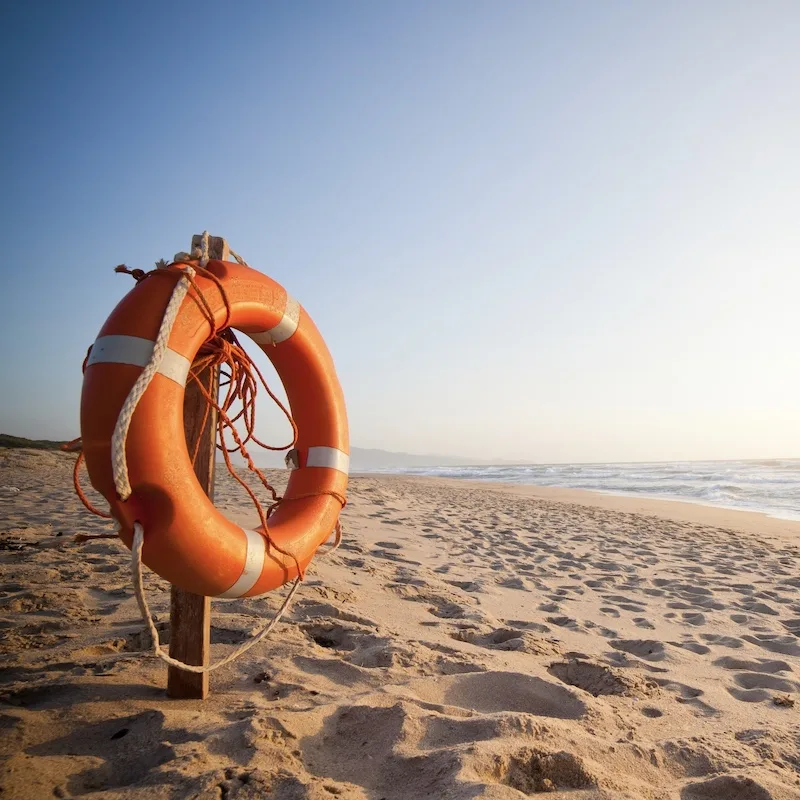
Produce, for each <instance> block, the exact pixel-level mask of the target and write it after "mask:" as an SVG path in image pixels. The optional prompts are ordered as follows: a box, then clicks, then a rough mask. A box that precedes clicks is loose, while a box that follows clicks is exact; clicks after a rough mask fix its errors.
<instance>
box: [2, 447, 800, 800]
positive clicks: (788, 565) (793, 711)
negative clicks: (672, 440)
mask: <svg viewBox="0 0 800 800" xmlns="http://www.w3.org/2000/svg"><path fill="white" fill-rule="evenodd" d="M73 464H74V456H72V455H69V454H65V453H61V452H53V451H46V450H42V451H34V450H5V451H2V452H0V508H2V511H3V513H2V515H1V516H2V520H0V570H2V574H1V575H0V648H1V652H2V670H1V671H0V701H1V703H0V732H1V733H0V757H2V759H3V765H2V768H1V769H0V796H2V797H3V798H19V799H20V800H40V799H41V798H51V797H56V798H69V797H91V798H96V799H97V800H114V798H126V800H127V799H128V798H130V799H131V800H134V799H137V798H141V799H142V800H144V798H148V800H149V798H163V799H164V800H167V798H170V799H172V798H203V799H205V798H208V799H209V800H211V799H212V798H213V800H247V799H252V798H267V797H269V798H276V800H300V799H302V798H307V799H308V800H333V799H334V798H338V799H339V800H404V799H405V798H453V800H472V799H473V798H475V799H477V798H483V799H485V800H512V799H513V798H524V797H527V796H532V795H537V794H540V793H541V794H546V795H547V796H549V797H553V798H563V800H590V799H591V800H601V799H602V800H610V799H611V798H614V799H615V800H616V799H617V798H619V799H620V800H621V799H622V798H626V799H630V800H640V799H642V800H668V799H669V800H672V799H674V800H771V799H772V800H791V799H794V798H800V717H799V716H798V712H797V707H796V706H795V705H794V703H795V701H796V699H797V697H798V689H799V688H800V638H799V637H800V569H799V567H800V523H794V522H787V521H780V520H770V519H769V518H766V517H763V516H762V515H756V514H747V513H744V512H733V511H725V510H721V509H710V508H703V507H699V506H690V505H687V504H681V503H670V502H663V501H647V500H641V499H638V498H636V499H635V500H634V499H631V498H615V497H611V496H608V495H596V494H593V493H591V492H576V491H571V492H560V491H559V490H537V489H534V488H520V487H510V486H497V485H480V484H470V483H467V482H456V481H446V480H434V479H422V478H401V477H390V476H356V477H354V478H353V480H352V483H351V487H350V503H349V505H348V507H347V508H346V509H345V512H344V517H343V521H344V526H345V539H344V541H343V544H342V546H341V547H340V548H339V550H338V551H336V552H335V553H333V554H331V555H329V556H327V557H320V558H318V559H316V560H315V562H314V563H313V565H312V568H311V569H310V571H309V574H308V576H307V579H306V581H305V582H304V584H303V586H301V589H300V592H299V593H298V596H297V598H296V600H295V602H294V604H293V605H292V607H291V609H290V611H289V612H288V613H287V615H286V617H285V618H284V621H283V622H281V623H280V625H279V626H278V627H277V628H276V629H275V631H273V633H272V636H271V638H270V639H268V640H267V641H265V642H263V643H262V644H261V645H259V646H257V647H256V648H253V649H252V650H250V651H248V652H247V653H246V654H245V655H243V656H242V657H241V658H240V659H239V660H237V661H235V662H233V663H232V664H230V665H228V666H226V667H223V668H222V669H220V670H219V671H216V672H214V673H212V675H211V696H210V697H209V698H208V699H207V700H206V701H203V702H200V701H188V700H181V701H176V700H170V699H168V698H167V697H166V695H165V687H166V667H165V665H164V664H163V663H161V662H160V661H158V660H157V659H155V658H154V657H153V656H152V654H151V653H150V651H149V649H148V648H149V642H148V637H147V635H146V634H145V633H144V632H143V625H142V623H141V620H140V618H139V613H138V609H137V606H136V601H135V598H134V596H133V590H132V587H131V583H130V574H129V569H128V566H129V562H130V553H129V551H128V550H127V549H126V548H125V547H124V546H123V545H122V544H121V543H119V542H118V541H117V540H115V539H106V540H103V539H101V540H95V541H89V542H87V543H85V544H76V543H75V542H74V535H75V534H77V533H98V532H106V531H108V530H109V529H108V526H107V524H106V523H105V522H104V521H103V520H99V519H96V518H93V517H92V516H91V515H89V514H88V512H85V511H84V510H83V508H82V506H81V505H80V502H79V501H78V499H77V498H76V497H75V496H74V493H73V491H72V485H71V471H72V466H73ZM271 474H272V475H273V477H275V478H276V480H280V479H282V478H284V477H285V473H283V472H275V473H271ZM217 504H218V505H219V506H220V507H221V508H222V509H223V510H224V511H225V512H226V513H227V514H228V515H229V516H232V517H236V518H237V519H239V520H241V521H247V520H248V519H249V520H251V521H252V516H253V515H252V512H251V510H250V509H249V508H248V505H247V498H246V497H245V496H243V493H242V491H241V489H240V487H238V486H237V485H236V483H235V482H234V481H233V480H231V479H230V478H229V477H228V476H223V475H220V476H219V478H218V481H217ZM146 588H147V591H148V593H149V598H150V600H151V605H152V608H153V610H154V612H155V613H156V615H157V621H158V626H159V628H160V630H161V635H162V637H163V639H164V640H168V638H169V608H168V606H169V592H168V586H167V584H166V583H165V582H164V581H163V580H161V579H160V578H159V577H158V576H156V575H153V574H152V573H148V574H147V577H146ZM284 591H285V590H284ZM283 596H284V592H283V591H278V592H274V593H272V594H271V595H269V596H267V597H265V598H258V599H240V600H230V601H215V602H214V604H213V614H214V616H213V623H212V658H213V659H214V660H216V659H218V658H220V657H221V656H224V655H225V654H226V653H229V652H230V651H231V648H232V647H234V646H235V645H237V644H239V643H240V642H242V641H244V639H246V638H247V637H249V636H250V635H251V634H252V633H253V632H254V631H256V630H257V629H258V627H259V625H260V624H261V621H262V620H263V619H264V618H265V617H267V616H269V615H271V614H272V613H273V612H274V611H275V609H276V608H277V607H278V606H279V604H280V602H281V600H282V597H283Z"/></svg>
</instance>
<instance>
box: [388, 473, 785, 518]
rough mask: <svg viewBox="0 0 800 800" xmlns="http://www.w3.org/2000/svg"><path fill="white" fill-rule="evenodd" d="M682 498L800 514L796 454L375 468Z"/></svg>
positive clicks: (772, 513)
mask: <svg viewBox="0 0 800 800" xmlns="http://www.w3.org/2000/svg"><path fill="white" fill-rule="evenodd" d="M379 471H382V472H393V473H400V474H407V475H429V476H433V477H439V478H457V479H463V480H480V481H493V482H500V483H517V484H528V485H538V486H557V487H562V488H566V489H589V490H594V491H600V492H608V493H611V494H623V495H636V496H640V497H644V496H647V497H657V498H664V499H672V500H686V501H689V502H695V503H704V504H708V505H714V506H721V507H723V508H732V509H740V510H747V511H760V512H762V513H765V514H769V515H770V516H773V517H780V518H784V519H800V459H762V460H752V461H702V462H691V461H676V462H653V463H638V464H517V465H500V464H498V465H489V466H462V467H410V468H404V469H387V470H379Z"/></svg>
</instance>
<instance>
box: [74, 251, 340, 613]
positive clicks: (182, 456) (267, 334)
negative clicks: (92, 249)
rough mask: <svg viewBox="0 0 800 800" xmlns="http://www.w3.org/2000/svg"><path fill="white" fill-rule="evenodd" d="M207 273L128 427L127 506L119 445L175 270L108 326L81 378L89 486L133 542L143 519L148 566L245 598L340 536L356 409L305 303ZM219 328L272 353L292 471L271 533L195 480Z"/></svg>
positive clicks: (248, 280) (236, 269)
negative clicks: (205, 361) (119, 486)
mask: <svg viewBox="0 0 800 800" xmlns="http://www.w3.org/2000/svg"><path fill="white" fill-rule="evenodd" d="M187 263H193V262H187ZM205 270H206V271H208V272H210V273H211V274H212V275H213V276H215V277H216V279H217V280H218V281H219V285H218V284H217V282H216V281H215V280H213V279H212V278H210V277H207V276H204V275H203V274H198V275H197V277H196V278H195V279H194V280H195V284H196V287H197V289H198V290H199V291H200V292H202V295H203V297H204V298H205V301H206V303H207V305H208V308H207V309H203V308H202V306H201V303H199V302H198V299H197V297H196V296H194V295H192V294H189V295H187V296H186V297H185V298H184V299H183V301H182V303H181V305H180V309H179V311H178V315H177V317H176V319H175V322H174V325H173V327H172V331H171V333H170V336H169V340H168V348H169V349H168V350H167V351H166V354H165V356H164V358H163V361H162V362H161V366H160V367H159V370H158V372H157V373H156V374H155V375H154V376H153V379H152V382H151V383H150V384H149V386H148V388H147V389H146V391H145V392H144V394H143V396H142V397H141V400H140V401H139V403H138V406H137V407H136V410H135V412H134V413H133V416H132V418H131V421H130V428H129V431H128V436H127V444H126V447H125V457H126V459H127V468H128V476H129V480H130V485H131V489H132V493H131V495H130V497H129V498H128V499H127V500H124V501H123V500H121V499H120V498H119V496H118V495H117V490H116V487H115V481H114V474H113V467H112V454H111V441H112V437H113V435H114V430H115V426H116V424H117V420H118V417H119V415H120V411H121V409H122V407H123V405H124V403H125V400H126V398H127V397H128V394H129V392H130V390H131V388H132V387H133V385H134V383H135V382H136V380H137V378H138V376H139V375H140V374H141V373H142V370H143V368H144V366H145V365H146V364H147V363H148V360H149V359H150V357H151V355H152V353H153V348H154V342H155V339H156V337H157V335H158V331H159V327H160V325H161V322H162V319H163V316H164V310H165V308H166V306H167V303H168V301H169V299H170V296H171V294H172V291H173V289H174V288H175V285H176V281H177V280H179V279H180V277H181V275H182V273H181V271H180V268H179V267H178V266H176V265H171V266H170V267H169V268H168V269H166V270H164V271H163V272H164V273H166V277H163V278H159V277H157V276H153V277H149V278H147V279H146V280H142V281H141V282H139V283H138V284H137V285H136V287H135V288H134V289H132V290H131V291H130V292H129V293H128V294H127V295H126V296H125V297H124V298H123V299H122V300H121V301H120V303H119V304H118V305H117V307H116V308H115V309H114V311H113V312H112V313H111V316H109V318H108V319H107V320H106V322H105V324H104V325H103V327H102V329H101V330H100V333H99V335H98V338H97V340H96V341H95V343H94V345H93V346H92V349H91V353H90V355H89V358H88V360H87V363H86V370H85V373H84V379H83V391H82V395H81V436H82V439H83V452H84V455H85V458H86V466H87V468H88V471H89V477H90V479H91V482H92V485H93V486H94V487H95V489H97V490H98V491H99V492H100V493H101V494H102V495H103V496H104V497H105V498H106V500H108V502H109V505H110V507H111V513H112V515H113V516H114V518H115V519H116V520H117V521H118V522H119V523H120V526H121V532H120V536H121V538H122V540H123V541H124V542H125V544H126V545H127V546H128V547H131V546H132V541H133V526H134V523H135V522H139V523H141V524H142V525H143V527H144V530H145V532H146V535H145V540H144V547H143V551H142V559H143V561H144V563H145V564H147V566H149V567H150V568H151V569H152V570H154V571H155V572H157V573H158V574H159V575H161V576H162V577H163V578H165V579H166V580H168V581H169V582H170V583H173V584H175V585H176V586H179V587H180V588H182V589H185V590H186V591H190V592H195V593H196V594H202V595H207V596H212V597H214V596H220V597H247V596H252V595H257V594H262V593H264V592H268V591H270V590H271V589H274V588H276V587H278V586H281V585H282V584H284V583H286V582H287V581H289V580H291V579H293V578H295V577H297V575H298V571H299V570H300V571H302V570H303V569H305V567H306V566H307V564H308V563H309V561H310V560H311V558H312V557H313V555H314V553H315V552H316V550H317V548H318V547H319V546H320V545H321V544H322V543H323V542H324V541H325V540H326V539H327V538H328V537H329V536H330V534H331V532H332V531H333V529H334V527H335V525H336V523H337V520H338V517H339V513H340V511H341V499H340V498H343V497H344V494H345V491H346V488H347V475H348V467H349V441H348V428H347V414H346V411H345V404H344V396H343V394H342V390H341V387H340V385H339V381H338V378H337V376H336V370H335V368H334V364H333V359H332V358H331V355H330V353H329V351H328V348H327V347H326V345H325V342H324V341H323V339H322V336H321V335H320V333H319V331H318V330H317V328H316V326H315V325H314V323H313V322H312V321H311V318H310V317H309V316H308V314H307V313H306V312H305V310H304V309H303V308H302V307H301V306H300V305H299V303H298V302H297V301H296V300H294V299H293V298H292V297H290V296H289V295H288V294H287V292H286V290H285V289H283V288H282V287H281V286H280V285H278V284H277V283H276V282H275V281H273V280H272V279H271V278H268V277H267V276H266V275H263V274H262V273H260V272H257V271H256V270H254V269H251V268H249V267H246V266H242V265H240V264H234V263H231V262H227V261H209V262H208V264H207V266H206V267H205ZM200 272H201V273H202V270H201V271H200ZM220 286H221V287H222V288H224V293H225V295H226V298H227V303H226V298H225V297H223V293H222V292H221V291H220ZM208 309H210V311H211V312H212V313H213V317H214V322H215V326H214V329H213V330H212V329H211V325H210V322H209V315H208ZM224 327H231V328H234V329H236V330H237V331H241V332H242V333H244V334H246V335H247V336H249V337H250V338H251V339H252V340H253V341H255V342H256V343H257V344H258V345H259V346H260V347H261V348H262V349H263V350H264V352H265V353H266V354H267V356H268V357H269V359H270V361H271V362H272V364H273V365H274V367H275V369H276V371H277V373H278V375H279V376H280V378H281V380H282V381H283V385H284V388H285V389H286V395H287V397H288V400H289V405H290V408H291V413H292V416H293V417H294V420H295V422H296V424H297V429H298V438H297V443H296V446H295V454H294V455H295V462H296V463H295V469H293V470H292V472H291V475H290V477H289V483H288V487H287V489H286V492H285V495H284V502H283V503H282V504H281V505H280V506H279V507H278V508H277V509H276V510H275V513H274V514H273V515H272V516H271V517H270V519H269V531H268V537H267V532H266V531H265V530H263V529H262V528H259V529H257V530H253V531H248V530H244V529H243V528H241V527H239V526H238V525H236V524H234V523H233V522H231V521H229V520H228V519H226V518H225V516H224V515H223V514H222V513H221V512H219V511H218V510H217V509H216V508H215V507H214V505H213V503H212V502H211V500H210V499H209V498H208V497H207V496H206V494H205V493H204V492H203V490H202V488H201V487H200V484H199V482H198V480H197V478H196V477H195V474H194V470H193V468H192V463H191V459H190V457H189V453H188V451H187V447H186V441H185V438H184V435H183V398H184V388H185V384H186V379H187V375H188V372H189V368H190V366H191V364H192V362H193V360H194V358H195V356H196V355H197V352H198V350H199V349H200V347H201V346H202V345H203V343H204V342H205V341H206V340H207V339H208V338H209V337H210V336H211V335H212V334H214V333H215V331H219V330H221V329H222V328H224ZM288 501H292V502H288ZM270 543H273V544H274V545H276V546H275V547H273V546H270ZM280 551H284V552H280Z"/></svg>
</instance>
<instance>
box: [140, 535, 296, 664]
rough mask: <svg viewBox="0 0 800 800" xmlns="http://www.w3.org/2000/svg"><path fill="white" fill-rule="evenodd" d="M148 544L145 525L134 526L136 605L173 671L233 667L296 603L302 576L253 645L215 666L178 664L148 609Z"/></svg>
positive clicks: (160, 655) (159, 653)
mask: <svg viewBox="0 0 800 800" xmlns="http://www.w3.org/2000/svg"><path fill="white" fill-rule="evenodd" d="M143 544H144V528H143V527H142V525H141V523H139V522H134V523H133V549H132V559H131V572H132V573H133V589H134V591H135V592H136V602H137V603H139V610H140V611H141V612H142V619H144V621H145V622H146V623H147V627H148V629H149V631H150V636H151V637H152V642H153V653H154V654H155V655H156V656H158V658H160V659H161V660H162V661H165V662H166V663H167V664H169V665H170V666H171V667H178V669H182V670H185V671H186V672H196V673H204V672H211V671H212V670H215V669H219V668H220V667H224V666H225V665H226V664H230V663H231V661H233V660H234V659H237V658H239V656H240V655H242V654H243V653H246V652H247V651H248V650H249V649H250V648H251V647H255V646H256V645H257V644H258V643H259V642H262V641H263V640H264V639H266V637H267V636H269V634H270V633H271V632H272V629H273V628H274V627H275V626H276V625H277V624H278V623H279V622H280V620H281V617H282V616H283V615H284V613H285V611H286V609H287V608H289V603H291V602H292V598H293V597H294V594H295V592H296V591H297V588H298V586H300V577H299V576H298V577H297V579H296V580H295V582H294V583H293V584H292V588H291V589H290V590H289V594H287V595H286V599H285V600H284V601H283V605H281V607H280V608H279V609H278V611H277V613H276V614H275V616H274V617H273V618H272V619H271V620H270V621H269V622H268V623H267V624H266V625H265V626H264V627H263V628H262V629H261V630H260V631H259V632H258V633H257V634H256V635H255V636H254V637H253V638H252V639H250V640H249V641H247V642H244V643H243V644H241V645H239V647H237V648H236V649H235V650H234V651H233V652H232V653H229V654H228V655H227V656H225V658H223V659H221V660H220V661H217V662H216V663H215V664H209V665H208V666H206V667H204V666H199V665H196V664H185V663H184V662H183V661H178V659H177V658H172V656H170V655H168V654H167V653H165V652H164V650H163V649H162V647H161V641H160V640H159V638H158V630H157V628H156V625H155V622H153V615H152V614H151V613H150V607H149V606H148V605H147V599H146V598H145V596H144V586H143V585H142V545H143Z"/></svg>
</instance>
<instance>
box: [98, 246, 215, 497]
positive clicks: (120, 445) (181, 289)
mask: <svg viewBox="0 0 800 800" xmlns="http://www.w3.org/2000/svg"><path fill="white" fill-rule="evenodd" d="M206 244H207V242H206ZM207 249H208V248H207V247H206V250H207ZM183 272H184V274H183V275H182V276H181V279H180V280H179V281H178V283H177V284H175V288H174V289H173V290H172V297H170V299H169V303H168V304H167V308H166V310H165V311H164V319H163V320H162V322H161V328H160V329H159V331H158V336H157V337H156V342H155V345H154V346H153V354H152V355H151V356H150V361H148V363H147V366H146V367H145V368H144V370H143V371H142V373H141V374H140V375H139V377H138V378H137V379H136V383H134V384H133V386H132V387H131V390H130V392H129V393H128V397H127V398H126V400H125V404H124V405H123V406H122V410H121V411H120V412H119V417H117V424H116V425H115V427H114V436H113V437H112V439H111V464H112V468H113V470H114V485H115V486H116V487H117V494H118V495H119V498H120V499H121V500H127V499H128V498H129V497H130V496H131V491H132V489H131V483H130V480H129V478H128V462H127V459H126V458H125V445H126V443H127V440H128V430H129V429H130V427H131V420H132V419H133V412H134V411H136V406H137V405H138V404H139V401H140V400H141V399H142V395H143V394H144V393H145V391H146V390H147V387H148V386H149V385H150V381H152V380H153V376H154V375H155V374H156V372H158V368H159V367H160V366H161V361H162V359H163V358H164V354H165V353H166V352H167V342H169V335H170V333H172V326H173V325H174V324H175V319H176V318H177V316H178V311H180V307H181V303H182V302H183V298H184V297H185V296H186V292H188V291H189V286H191V282H190V278H192V277H194V275H195V271H194V269H193V268H192V267H189V266H186V267H184V268H183Z"/></svg>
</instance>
